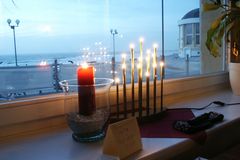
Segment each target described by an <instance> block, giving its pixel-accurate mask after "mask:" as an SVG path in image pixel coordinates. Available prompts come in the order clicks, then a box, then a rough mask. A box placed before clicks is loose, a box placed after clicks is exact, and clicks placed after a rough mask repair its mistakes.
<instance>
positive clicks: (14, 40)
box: [7, 19, 20, 66]
mask: <svg viewBox="0 0 240 160" xmlns="http://www.w3.org/2000/svg"><path fill="white" fill-rule="evenodd" d="M11 22H12V20H11V19H8V20H7V23H8V25H9V27H10V28H11V29H12V30H13V42H14V51H15V63H16V66H18V63H17V47H16V36H15V27H18V26H19V23H20V20H18V19H17V20H16V21H15V23H16V25H11Z"/></svg>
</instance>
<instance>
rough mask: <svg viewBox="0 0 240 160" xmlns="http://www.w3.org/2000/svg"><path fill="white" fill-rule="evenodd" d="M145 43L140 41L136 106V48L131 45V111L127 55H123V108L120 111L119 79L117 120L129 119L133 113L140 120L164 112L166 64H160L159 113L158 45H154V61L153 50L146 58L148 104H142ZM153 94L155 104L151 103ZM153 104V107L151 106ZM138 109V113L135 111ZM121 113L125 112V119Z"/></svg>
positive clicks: (117, 87) (116, 81) (117, 83)
mask: <svg viewBox="0 0 240 160" xmlns="http://www.w3.org/2000/svg"><path fill="white" fill-rule="evenodd" d="M142 46H143V41H140V57H139V59H138V64H137V70H138V105H137V107H136V106H135V99H134V96H135V95H134V89H135V88H134V85H135V83H134V71H135V70H134V67H135V61H134V46H133V45H130V54H131V74H130V75H131V110H129V109H130V108H128V106H127V91H126V89H127V88H126V72H127V64H126V59H127V58H126V54H124V55H122V78H123V82H122V86H123V108H122V109H120V107H121V105H119V79H118V78H116V79H115V83H116V92H117V93H116V95H117V96H116V99H117V112H116V115H117V119H122V118H127V117H128V116H130V115H129V114H128V113H131V116H135V115H136V114H135V112H138V115H136V116H138V117H139V119H141V118H145V117H150V116H152V115H157V114H158V113H160V112H162V111H163V78H164V76H163V69H164V63H163V61H161V62H160V89H161V91H160V104H161V106H160V109H159V110H160V112H157V78H158V75H157V73H158V72H157V67H158V63H157V47H158V46H157V45H156V44H154V45H153V54H152V60H151V50H147V56H146V73H145V78H146V85H145V86H146V90H145V91H146V92H145V93H146V94H145V96H144V98H145V99H146V101H145V102H146V103H144V105H143V103H142V98H143V94H142V91H143V85H142V82H143V78H142V71H143V61H142V58H141V57H142V54H141V51H142V50H143V48H142ZM151 61H152V69H151V65H150V64H151ZM151 70H152V74H153V75H152V77H153V93H150V77H151ZM151 94H153V103H150V102H151V101H150V95H151ZM151 104H153V106H151ZM136 108H137V109H138V110H137V111H136V110H135V109H136ZM120 111H123V115H124V117H121V114H120Z"/></svg>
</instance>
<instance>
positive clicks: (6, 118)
mask: <svg viewBox="0 0 240 160" xmlns="http://www.w3.org/2000/svg"><path fill="white" fill-rule="evenodd" d="M130 86H131V85H130V84H129V85H127V97H129V98H128V101H130V100H131V88H130ZM137 86H138V85H137V84H135V93H136V94H135V100H136V101H137V98H138V95H137ZM223 87H229V80H228V73H227V72H221V73H216V74H211V75H201V76H195V77H187V78H178V79H169V80H165V81H164V104H165V105H169V104H173V103H174V101H175V102H176V101H179V100H181V99H185V98H187V96H194V95H197V94H200V93H204V92H208V91H211V90H216V89H222V88H223ZM151 89H152V87H151ZM150 93H152V91H150ZM119 95H120V103H121V101H122V87H121V86H120V88H119ZM159 96H160V82H158V83H157V97H159ZM144 97H145V84H143V101H144V99H145V98H144ZM150 97H151V98H152V95H151V96H150ZM66 98H67V99H68V100H71V102H73V105H74V104H75V103H76V100H77V95H71V96H67V97H66ZM110 100H111V101H110V104H111V105H114V104H115V103H116V88H115V87H114V86H112V87H111V90H110ZM62 115H64V94H63V93H60V94H53V95H46V96H41V97H40V96H39V97H32V98H27V99H21V100H20V99H19V100H16V101H8V102H4V103H0V117H1V121H0V127H4V126H9V125H12V124H17V123H22V122H29V121H34V120H40V119H47V118H51V117H57V116H62Z"/></svg>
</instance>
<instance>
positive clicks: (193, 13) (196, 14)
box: [182, 8, 199, 19]
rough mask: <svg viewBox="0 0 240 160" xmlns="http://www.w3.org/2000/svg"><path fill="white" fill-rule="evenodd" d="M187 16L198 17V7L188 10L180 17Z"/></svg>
mask: <svg viewBox="0 0 240 160" xmlns="http://www.w3.org/2000/svg"><path fill="white" fill-rule="evenodd" d="M188 18H199V8H196V9H193V10H191V11H189V12H188V13H186V14H185V15H184V16H183V17H182V19H188Z"/></svg>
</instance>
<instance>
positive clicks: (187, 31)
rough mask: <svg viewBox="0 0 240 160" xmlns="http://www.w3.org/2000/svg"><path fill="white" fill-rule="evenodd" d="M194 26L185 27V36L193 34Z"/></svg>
mask: <svg viewBox="0 0 240 160" xmlns="http://www.w3.org/2000/svg"><path fill="white" fill-rule="evenodd" d="M192 33H193V32H192V24H186V25H185V34H192Z"/></svg>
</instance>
